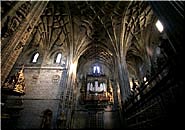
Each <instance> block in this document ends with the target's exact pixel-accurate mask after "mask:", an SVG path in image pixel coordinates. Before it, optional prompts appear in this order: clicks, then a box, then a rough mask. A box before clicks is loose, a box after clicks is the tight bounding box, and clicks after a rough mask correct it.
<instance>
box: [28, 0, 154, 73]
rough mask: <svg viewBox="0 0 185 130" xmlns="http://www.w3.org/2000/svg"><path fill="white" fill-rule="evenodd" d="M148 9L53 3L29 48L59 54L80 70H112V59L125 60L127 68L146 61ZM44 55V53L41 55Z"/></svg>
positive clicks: (110, 4) (111, 4)
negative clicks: (92, 65)
mask: <svg viewBox="0 0 185 130" xmlns="http://www.w3.org/2000/svg"><path fill="white" fill-rule="evenodd" d="M152 16H153V15H152V11H151V8H150V7H149V6H148V3H147V2H141V1H139V2H137V1H135V2H129V1H98V2H93V1H71V2H69V1H60V2H59V1H56V2H54V1H52V2H48V5H47V7H46V9H45V11H44V12H43V14H42V15H41V17H40V20H39V22H38V24H37V26H36V27H35V29H34V31H33V33H32V36H31V38H30V44H29V46H31V47H30V48H38V49H39V50H41V51H43V50H47V51H45V52H47V53H48V54H47V55H51V54H52V53H53V52H55V51H56V50H57V51H62V52H64V53H65V54H66V55H67V56H69V58H71V60H72V61H75V60H79V59H80V60H79V62H78V63H79V66H81V65H82V66H83V65H84V64H86V63H88V62H92V61H98V62H100V63H103V64H104V65H106V66H107V67H108V68H109V69H110V70H112V68H115V64H116V61H115V59H117V58H121V57H122V56H125V57H126V58H127V64H128V68H129V69H130V70H131V71H133V73H134V72H136V70H134V68H135V67H134V66H135V65H136V64H137V63H138V62H142V61H144V60H145V54H146V51H145V48H144V47H145V46H146V44H148V43H150V41H149V40H150V38H149V36H150V34H151V30H149V29H148V31H145V32H143V30H146V28H147V27H148V25H149V24H150V23H152V22H153V21H152V20H153V17H152ZM43 53H44V52H43Z"/></svg>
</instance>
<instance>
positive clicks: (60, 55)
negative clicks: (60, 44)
mask: <svg viewBox="0 0 185 130" xmlns="http://www.w3.org/2000/svg"><path fill="white" fill-rule="evenodd" d="M61 59H62V54H61V53H58V54H57V57H56V59H55V63H57V64H59V63H60V62H61Z"/></svg>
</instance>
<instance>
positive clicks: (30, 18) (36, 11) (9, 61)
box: [1, 1, 48, 84]
mask: <svg viewBox="0 0 185 130" xmlns="http://www.w3.org/2000/svg"><path fill="white" fill-rule="evenodd" d="M47 3H48V2H47V1H37V2H32V3H31V4H32V6H31V9H30V10H29V12H28V14H27V15H26V16H25V19H22V21H20V23H19V24H18V25H19V26H18V27H17V28H16V31H15V32H14V33H13V35H12V36H11V38H10V40H8V41H6V40H4V41H6V43H4V44H6V46H5V47H4V48H3V49H2V52H1V54H2V59H1V83H2V84H3V83H4V82H5V80H6V78H7V76H8V74H9V73H10V71H11V69H12V68H13V65H14V64H15V62H16V61H17V58H18V57H19V55H20V53H21V52H22V50H23V47H24V45H25V44H28V43H26V42H27V40H28V39H29V37H30V35H31V33H32V31H33V29H34V26H35V25H36V24H37V22H38V20H39V18H40V16H41V14H42V13H43V11H44V9H45V7H46V5H47ZM7 29H8V28H7Z"/></svg>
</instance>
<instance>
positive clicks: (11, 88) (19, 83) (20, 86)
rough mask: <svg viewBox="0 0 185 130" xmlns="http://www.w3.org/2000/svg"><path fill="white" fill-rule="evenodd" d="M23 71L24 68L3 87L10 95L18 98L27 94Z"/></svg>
mask: <svg viewBox="0 0 185 130" xmlns="http://www.w3.org/2000/svg"><path fill="white" fill-rule="evenodd" d="M23 69H24V66H23V67H22V68H21V70H20V71H19V72H18V73H17V74H15V75H13V76H11V78H10V79H8V80H7V81H6V82H5V84H4V85H3V90H6V91H8V93H9V94H13V95H18V96H21V95H24V94H25V78H24V73H23Z"/></svg>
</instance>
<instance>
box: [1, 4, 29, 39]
mask: <svg viewBox="0 0 185 130" xmlns="http://www.w3.org/2000/svg"><path fill="white" fill-rule="evenodd" d="M30 8H31V3H30V2H29V1H27V2H25V3H24V4H22V5H21V6H20V7H19V8H18V10H17V11H16V13H15V15H14V16H7V19H6V22H5V25H4V27H3V28H2V39H4V38H7V37H9V36H11V35H12V34H13V33H14V32H15V31H16V30H17V29H18V27H19V25H20V24H21V22H22V21H23V20H24V19H25V18H26V16H27V14H28V13H29V11H30Z"/></svg>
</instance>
